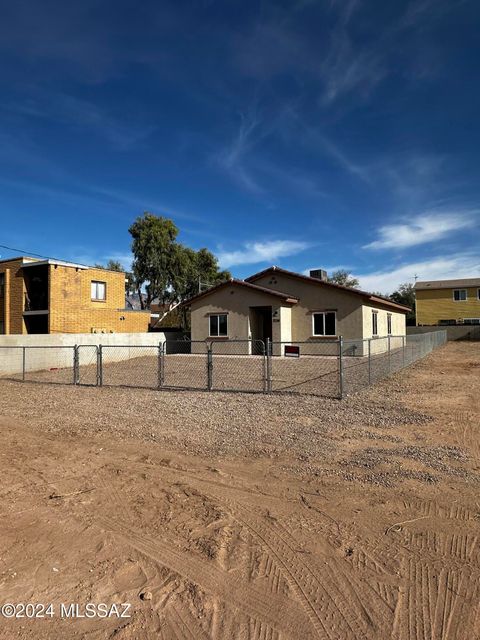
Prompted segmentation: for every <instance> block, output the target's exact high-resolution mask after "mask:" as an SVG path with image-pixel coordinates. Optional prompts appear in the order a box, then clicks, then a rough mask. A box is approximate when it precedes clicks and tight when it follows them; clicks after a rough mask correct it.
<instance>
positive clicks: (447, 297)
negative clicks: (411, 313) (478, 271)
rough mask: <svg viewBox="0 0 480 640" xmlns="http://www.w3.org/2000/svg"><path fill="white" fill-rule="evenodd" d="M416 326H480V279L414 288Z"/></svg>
mask: <svg viewBox="0 0 480 640" xmlns="http://www.w3.org/2000/svg"><path fill="white" fill-rule="evenodd" d="M415 298H416V315H417V325H450V324H467V325H468V324H480V278H464V279H460V280H426V281H423V282H417V283H416V284H415Z"/></svg>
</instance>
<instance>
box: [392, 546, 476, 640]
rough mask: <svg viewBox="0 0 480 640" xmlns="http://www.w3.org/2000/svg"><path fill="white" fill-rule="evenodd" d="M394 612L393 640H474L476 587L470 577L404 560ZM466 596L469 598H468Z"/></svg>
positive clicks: (411, 560)
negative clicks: (473, 586)
mask: <svg viewBox="0 0 480 640" xmlns="http://www.w3.org/2000/svg"><path fill="white" fill-rule="evenodd" d="M401 572H402V576H403V578H404V584H403V586H402V587H401V589H400V597H399V600H398V605H397V610H396V613H395V624H394V632H393V639H394V640H417V639H419V638H429V639H431V640H455V639H458V640H464V639H465V638H475V637H476V636H475V631H474V625H475V617H476V612H477V609H478V586H475V588H474V591H473V593H472V591H471V580H470V576H469V575H467V574H466V572H464V573H459V572H457V571H452V570H450V569H447V568H436V567H433V566H430V565H427V564H424V563H422V562H416V561H415V560H413V559H411V558H410V559H405V560H404V562H403V563H402V568H401ZM469 594H470V595H469Z"/></svg>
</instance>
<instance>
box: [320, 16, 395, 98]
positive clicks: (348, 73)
mask: <svg viewBox="0 0 480 640" xmlns="http://www.w3.org/2000/svg"><path fill="white" fill-rule="evenodd" d="M387 73H388V67H387V64H386V60H385V54H384V52H383V51H379V50H376V49H375V48H366V47H365V48H363V49H359V48H358V47H355V46H354V45H353V44H352V41H351V40H350V38H349V37H348V35H347V33H346V31H345V27H344V25H343V24H342V25H341V26H340V27H338V29H336V30H334V31H333V33H332V44H331V47H330V50H329V52H328V55H327V56H326V57H325V59H324V61H323V64H322V66H321V76H322V80H323V83H324V91H323V95H322V99H321V102H322V103H323V104H324V105H329V104H332V103H333V102H335V101H336V100H337V99H338V98H340V97H342V96H344V95H347V94H350V93H352V92H355V94H356V96H357V98H358V97H359V96H361V97H363V98H365V97H367V96H368V95H369V93H370V92H371V91H372V90H373V89H374V88H375V87H376V86H377V85H378V84H379V83H380V82H381V81H382V80H383V79H384V77H385V76H386V75H387Z"/></svg>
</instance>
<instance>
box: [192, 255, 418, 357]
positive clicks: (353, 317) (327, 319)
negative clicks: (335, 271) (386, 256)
mask: <svg viewBox="0 0 480 640" xmlns="http://www.w3.org/2000/svg"><path fill="white" fill-rule="evenodd" d="M186 304H188V306H189V307H190V311H191V327H192V331H191V336H192V341H203V340H209V341H210V340H211V341H213V342H217V341H232V340H252V341H255V340H263V341H264V342H265V341H266V340H267V339H269V340H271V341H272V342H273V343H292V342H293V343H295V342H308V343H311V344H316V345H319V344H320V345H321V344H322V342H323V343H325V342H328V341H331V340H332V339H336V338H338V337H339V336H342V337H343V338H344V339H345V340H362V339H364V338H377V337H378V338H380V337H384V336H388V335H396V336H400V335H401V336H403V335H405V332H406V329H405V325H406V321H405V319H406V314H407V312H408V311H409V308H408V307H405V306H403V305H400V304H397V303H395V302H393V301H392V300H389V299H387V298H384V297H382V296H378V295H374V294H371V293H367V292H365V291H360V290H358V289H352V288H349V287H344V286H341V285H336V284H332V283H330V282H328V281H327V280H326V273H325V272H324V271H322V270H315V271H310V276H305V275H302V274H299V273H294V272H292V271H287V270H285V269H281V268H279V267H270V268H268V269H265V270H264V271H260V272H259V273H256V274H254V275H252V276H250V277H249V278H246V279H245V280H235V279H233V280H229V281H228V282H224V283H222V284H219V285H217V286H215V287H212V288H211V289H208V290H207V291H204V292H202V293H200V294H199V295H197V296H195V297H193V298H191V299H190V300H189V301H187V303H186ZM385 348H386V346H385ZM277 350H278V349H277ZM280 350H281V349H280ZM280 350H278V351H280Z"/></svg>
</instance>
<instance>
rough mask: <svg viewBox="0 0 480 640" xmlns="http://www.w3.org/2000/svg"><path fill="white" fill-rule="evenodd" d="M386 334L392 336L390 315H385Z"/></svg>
mask: <svg viewBox="0 0 480 640" xmlns="http://www.w3.org/2000/svg"><path fill="white" fill-rule="evenodd" d="M387 334H388V335H389V336H391V335H392V314H391V313H387Z"/></svg>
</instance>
